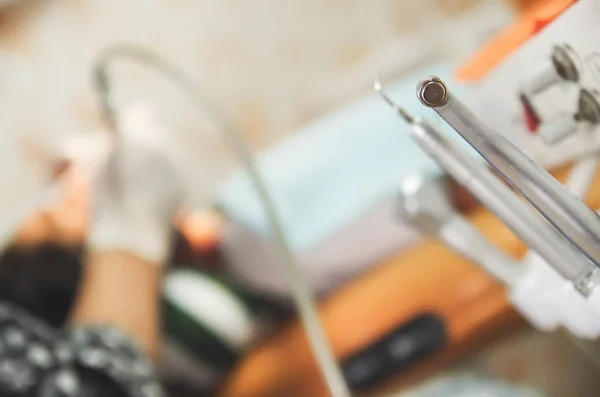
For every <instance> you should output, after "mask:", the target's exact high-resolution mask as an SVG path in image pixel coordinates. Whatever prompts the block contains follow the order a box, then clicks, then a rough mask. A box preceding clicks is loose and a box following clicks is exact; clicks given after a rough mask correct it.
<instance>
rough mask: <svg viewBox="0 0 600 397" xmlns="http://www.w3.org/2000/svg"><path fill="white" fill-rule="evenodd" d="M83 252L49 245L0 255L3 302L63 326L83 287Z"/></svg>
mask: <svg viewBox="0 0 600 397" xmlns="http://www.w3.org/2000/svg"><path fill="white" fill-rule="evenodd" d="M81 263H82V249H81V248H80V247H63V246H61V245H58V244H54V243H45V244H41V245H38V246H35V247H10V248H8V249H7V250H6V251H5V252H4V253H2V255H1V256H0V299H1V300H3V301H6V302H10V303H12V304H14V305H16V306H18V307H20V308H22V309H24V310H26V311H28V312H30V313H32V314H34V315H36V316H38V317H40V318H41V319H42V320H44V321H46V322H47V323H49V324H50V325H52V326H53V327H60V326H62V325H63V324H64V323H65V321H66V319H67V317H68V315H69V312H70V310H71V307H72V305H73V302H74V299H75V295H76V293H77V290H78V287H79V281H80V278H81V268H82V264H81Z"/></svg>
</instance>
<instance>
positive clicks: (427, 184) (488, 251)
mask: <svg viewBox="0 0 600 397" xmlns="http://www.w3.org/2000/svg"><path fill="white" fill-rule="evenodd" d="M398 208H399V212H400V216H401V217H402V218H403V219H404V220H405V221H407V222H408V223H409V224H410V225H412V226H413V227H414V228H415V229H417V230H418V231H420V232H421V233H424V234H427V235H430V236H432V237H436V238H438V239H439V240H441V241H442V242H443V243H444V244H445V245H447V246H448V247H450V248H451V249H452V250H454V251H455V252H457V253H459V254H461V255H462V256H464V257H466V258H468V259H470V260H471V261H473V262H474V263H476V264H478V265H479V266H480V267H482V268H483V269H484V270H485V271H487V272H488V273H489V274H491V275H492V276H493V277H494V278H495V279H496V280H498V281H499V282H501V283H502V284H504V285H505V286H508V287H510V286H513V285H515V284H516V282H517V280H519V279H520V278H521V277H522V275H523V273H524V271H525V270H526V267H525V266H522V265H521V264H520V263H518V262H516V261H515V260H513V259H512V258H510V257H509V256H508V255H507V254H505V253H504V252H502V250H500V248H498V247H497V246H495V245H494V244H492V243H491V242H490V241H489V240H488V239H487V238H486V237H485V236H484V235H482V234H481V232H480V231H479V230H478V229H477V228H476V227H475V226H473V225H472V224H471V222H469V221H468V220H467V219H465V217H463V216H462V215H460V214H459V213H458V212H456V210H455V209H454V207H453V205H452V203H451V202H450V199H449V197H448V193H447V191H446V189H445V186H444V185H443V182H442V181H441V180H439V179H438V178H431V177H429V178H427V177H420V176H414V177H408V178H406V179H405V181H404V183H403V186H402V195H401V197H400V205H399V207H398Z"/></svg>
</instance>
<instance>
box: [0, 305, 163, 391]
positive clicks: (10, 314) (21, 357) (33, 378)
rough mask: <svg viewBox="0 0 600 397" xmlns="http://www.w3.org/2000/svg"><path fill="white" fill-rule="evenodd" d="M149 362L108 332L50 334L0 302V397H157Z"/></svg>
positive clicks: (115, 333) (105, 329) (124, 340)
mask: <svg viewBox="0 0 600 397" xmlns="http://www.w3.org/2000/svg"><path fill="white" fill-rule="evenodd" d="M163 395H164V394H163V392H162V390H161V388H160V386H159V385H158V383H157V382H156V380H155V377H154V375H153V370H152V366H151V364H150V362H149V360H148V359H147V358H146V357H145V356H144V355H143V353H142V352H141V351H140V350H139V349H138V348H137V346H136V345H135V343H133V342H132V341H131V340H130V339H129V338H128V337H127V336H126V335H124V334H123V333H121V332H119V331H117V330H115V329H113V328H110V327H89V328H75V329H71V330H69V331H55V330H53V329H51V328H50V327H48V326H46V325H45V324H44V323H43V322H41V321H40V320H38V319H37V318H34V317H33V316H31V315H29V314H27V313H25V312H23V311H22V310H19V309H18V308H16V307H14V306H11V305H9V304H5V303H1V302H0V396H2V397H21V396H23V397H25V396H27V397H29V396H31V397H71V396H77V397H109V396H110V397H121V396H122V397H162V396H163Z"/></svg>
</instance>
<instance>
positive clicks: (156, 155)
mask: <svg viewBox="0 0 600 397" xmlns="http://www.w3.org/2000/svg"><path fill="white" fill-rule="evenodd" d="M144 132H146V134H144ZM152 135H153V134H152V133H151V132H149V131H141V132H140V133H139V134H138V135H137V137H136V136H131V134H129V135H128V136H126V134H124V133H123V134H121V136H120V137H119V139H118V140H117V142H116V144H115V147H114V150H113V152H112V153H111V155H110V157H109V159H108V161H107V163H106V164H105V167H104V168H103V169H102V171H101V172H100V174H99V175H98V176H97V178H96V182H95V184H94V185H93V188H92V201H93V205H92V216H91V224H90V232H89V235H88V249H90V250H92V251H101V250H117V251H125V252H128V253H130V254H133V255H136V256H139V257H140V258H142V259H145V260H146V261H149V262H152V263H156V264H158V265H161V264H163V263H164V262H165V261H166V259H167V257H168V255H169V251H170V245H171V231H172V222H173V218H174V216H175V213H176V211H177V210H178V209H179V207H180V204H181V202H182V198H183V184H182V180H181V178H180V176H179V175H178V173H177V171H176V170H175V168H174V166H173V163H172V162H171V161H169V159H168V157H167V156H166V154H165V152H164V150H163V149H164V145H162V144H161V140H160V139H156V136H154V137H153V136H152Z"/></svg>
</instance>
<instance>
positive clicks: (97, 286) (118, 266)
mask: <svg viewBox="0 0 600 397" xmlns="http://www.w3.org/2000/svg"><path fill="white" fill-rule="evenodd" d="M161 274H162V270H161V268H160V267H159V266H156V265H155V264H152V263H149V262H147V261H145V260H143V259H141V258H140V257H138V256H135V255H133V254H131V253H128V252H124V251H102V252H90V254H89V255H88V258H87V263H86V265H85V271H84V276H83V280H82V285H81V290H80V291H81V292H80V293H79V297H78V300H77V304H76V306H75V308H74V312H73V325H74V326H77V325H86V324H103V325H109V326H114V327H116V328H118V329H120V330H122V331H123V332H125V333H127V334H129V335H131V337H132V338H134V339H135V340H136V341H137V343H138V344H139V346H140V347H141V348H142V349H143V350H144V351H145V352H146V354H148V355H149V356H150V357H151V358H152V359H156V358H157V357H158V353H159V342H160V332H159V331H160V324H159V321H160V310H159V295H160V285H161Z"/></svg>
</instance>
